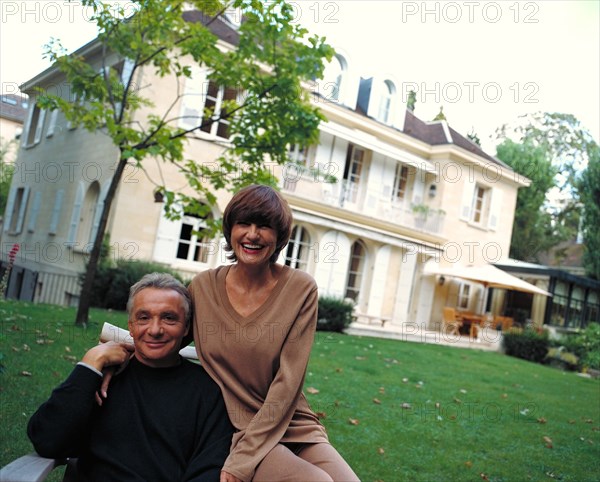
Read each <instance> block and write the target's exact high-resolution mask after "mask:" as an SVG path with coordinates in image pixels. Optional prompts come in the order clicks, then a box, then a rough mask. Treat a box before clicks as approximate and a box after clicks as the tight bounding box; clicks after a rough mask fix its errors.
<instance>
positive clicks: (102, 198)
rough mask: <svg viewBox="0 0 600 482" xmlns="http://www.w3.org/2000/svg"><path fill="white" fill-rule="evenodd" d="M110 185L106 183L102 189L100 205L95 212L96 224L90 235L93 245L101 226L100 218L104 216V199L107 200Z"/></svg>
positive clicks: (97, 205) (99, 199) (99, 198)
mask: <svg viewBox="0 0 600 482" xmlns="http://www.w3.org/2000/svg"><path fill="white" fill-rule="evenodd" d="M108 187H109V183H106V184H105V185H104V186H103V187H102V188H101V189H100V195H99V196H98V203H97V204H96V209H95V211H94V224H93V225H92V232H91V235H90V242H91V243H93V242H94V240H95V239H96V232H97V231H98V226H99V225H100V217H101V216H102V210H103V209H104V199H105V198H106V191H108Z"/></svg>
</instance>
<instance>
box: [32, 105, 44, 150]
mask: <svg viewBox="0 0 600 482" xmlns="http://www.w3.org/2000/svg"><path fill="white" fill-rule="evenodd" d="M45 118H46V109H42V110H40V117H39V118H38V122H37V125H36V127H35V138H34V140H33V143H34V144H37V143H38V142H40V140H41V139H42V131H43V130H44V119H45Z"/></svg>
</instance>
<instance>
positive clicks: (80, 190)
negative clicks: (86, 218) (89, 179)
mask: <svg viewBox="0 0 600 482" xmlns="http://www.w3.org/2000/svg"><path fill="white" fill-rule="evenodd" d="M84 193H85V186H84V183H83V181H80V182H79V186H77V192H76V193H75V201H74V203H73V211H72V213H71V224H70V225H69V236H68V241H69V243H74V242H75V238H76V237H77V227H78V226H79V216H80V214H81V204H82V203H83V195H84Z"/></svg>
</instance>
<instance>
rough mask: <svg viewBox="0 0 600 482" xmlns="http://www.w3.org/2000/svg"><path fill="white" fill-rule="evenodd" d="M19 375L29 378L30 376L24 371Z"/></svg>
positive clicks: (29, 373)
mask: <svg viewBox="0 0 600 482" xmlns="http://www.w3.org/2000/svg"><path fill="white" fill-rule="evenodd" d="M21 375H23V376H24V377H30V376H31V372H28V371H25V370H23V371H22V372H21Z"/></svg>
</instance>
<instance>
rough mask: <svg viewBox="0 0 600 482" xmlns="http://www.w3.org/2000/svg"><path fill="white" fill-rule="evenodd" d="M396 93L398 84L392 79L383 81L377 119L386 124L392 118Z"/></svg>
mask: <svg viewBox="0 0 600 482" xmlns="http://www.w3.org/2000/svg"><path fill="white" fill-rule="evenodd" d="M395 95H396V86H395V85H394V83H393V82H392V81H391V80H386V81H384V82H383V85H382V88H381V96H380V98H379V112H378V114H377V119H378V120H379V121H381V122H383V123H384V124H389V123H390V120H391V118H392V115H391V113H392V100H393V98H394V96H395Z"/></svg>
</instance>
